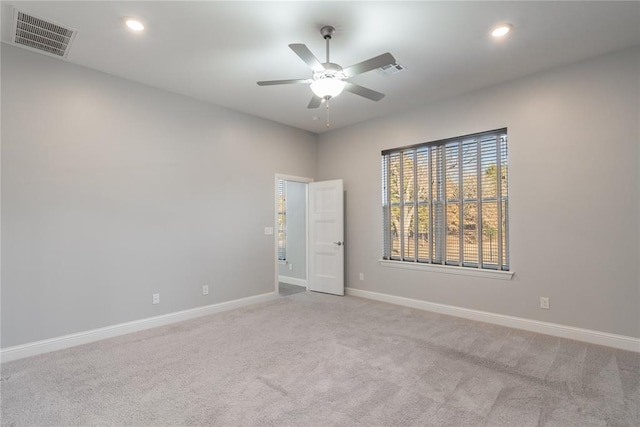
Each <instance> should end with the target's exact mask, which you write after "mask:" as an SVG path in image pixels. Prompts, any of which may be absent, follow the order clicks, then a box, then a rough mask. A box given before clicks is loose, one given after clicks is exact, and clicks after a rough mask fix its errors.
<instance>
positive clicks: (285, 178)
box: [273, 173, 313, 295]
mask: <svg viewBox="0 0 640 427" xmlns="http://www.w3.org/2000/svg"><path fill="white" fill-rule="evenodd" d="M279 180H283V181H293V182H302V183H305V184H309V183H310V182H313V178H307V177H303V176H295V175H286V174H283V173H276V174H275V178H274V180H273V209H274V212H273V217H274V225H275V226H274V228H273V229H274V233H273V248H274V252H273V262H274V271H275V276H274V291H275V293H276V295H277V294H278V282H279V281H278V276H279V274H278V273H279V270H280V266H279V264H278V181H279ZM306 187H307V188H306V190H305V197H304V210H305V215H304V216H305V219H304V223H305V236H306V241H307V244H306V245H305V260H306V261H305V264H306V271H305V277H306V278H307V290H308V289H309V188H308V187H309V186H308V185H307V186H306Z"/></svg>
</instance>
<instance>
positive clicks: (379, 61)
mask: <svg viewBox="0 0 640 427" xmlns="http://www.w3.org/2000/svg"><path fill="white" fill-rule="evenodd" d="M395 63H396V59H395V58H394V57H393V55H391V54H390V53H389V52H387V53H383V54H382V55H378V56H375V57H373V58H370V59H367V60H366V61H362V62H360V63H358V64H355V65H352V66H351V67H347V68H345V69H344V70H343V72H344V74H345V75H346V76H347V77H353V76H356V75H358V74H362V73H366V72H367V71H371V70H375V69H376V68H380V67H384V66H385V65H393V64H395Z"/></svg>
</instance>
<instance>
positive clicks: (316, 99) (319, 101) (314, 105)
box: [307, 95, 322, 108]
mask: <svg viewBox="0 0 640 427" xmlns="http://www.w3.org/2000/svg"><path fill="white" fill-rule="evenodd" d="M320 104H322V98H320V97H319V96H315V95H313V98H311V101H309V105H307V108H318V107H319V106H320Z"/></svg>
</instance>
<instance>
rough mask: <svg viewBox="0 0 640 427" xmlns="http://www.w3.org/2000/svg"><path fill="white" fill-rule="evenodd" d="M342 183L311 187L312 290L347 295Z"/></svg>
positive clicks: (318, 184)
mask: <svg viewBox="0 0 640 427" xmlns="http://www.w3.org/2000/svg"><path fill="white" fill-rule="evenodd" d="M342 191H343V186H342V180H341V179H336V180H332V181H318V182H312V183H310V184H309V277H308V279H309V290H310V291H315V292H325V293H328V294H334V295H344V222H343V221H344V201H343V193H342Z"/></svg>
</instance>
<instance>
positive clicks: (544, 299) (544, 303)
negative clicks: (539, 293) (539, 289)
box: [540, 297, 549, 310]
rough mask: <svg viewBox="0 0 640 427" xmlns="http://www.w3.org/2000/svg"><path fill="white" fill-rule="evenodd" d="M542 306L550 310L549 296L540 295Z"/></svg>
mask: <svg viewBox="0 0 640 427" xmlns="http://www.w3.org/2000/svg"><path fill="white" fill-rule="evenodd" d="M540 308H542V309H544V310H549V297H540Z"/></svg>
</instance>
